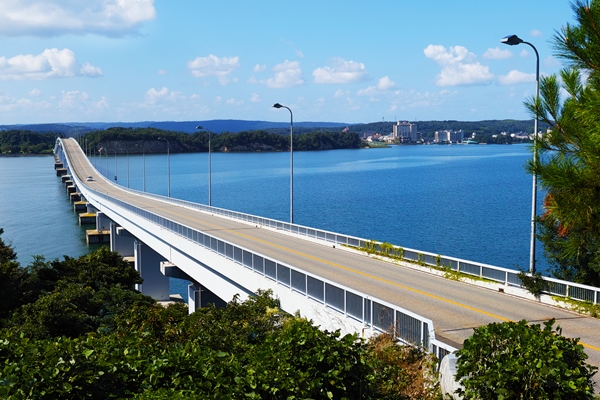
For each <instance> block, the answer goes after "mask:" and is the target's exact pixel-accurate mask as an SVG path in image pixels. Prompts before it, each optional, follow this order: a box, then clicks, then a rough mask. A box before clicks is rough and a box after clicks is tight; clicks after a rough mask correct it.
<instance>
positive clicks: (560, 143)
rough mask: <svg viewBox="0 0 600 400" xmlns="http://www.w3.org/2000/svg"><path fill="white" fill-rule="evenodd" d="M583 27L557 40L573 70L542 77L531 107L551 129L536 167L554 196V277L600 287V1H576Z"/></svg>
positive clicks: (550, 198)
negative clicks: (536, 97) (558, 74)
mask: <svg viewBox="0 0 600 400" xmlns="http://www.w3.org/2000/svg"><path fill="white" fill-rule="evenodd" d="M571 6H572V9H573V11H574V13H575V21H576V24H574V25H571V24H567V25H566V26H565V27H563V28H562V29H561V30H560V31H558V32H557V34H556V35H555V36H554V38H553V44H554V47H555V49H556V50H557V56H558V57H560V58H562V59H564V60H566V61H567V62H568V63H569V67H568V68H565V69H563V70H562V71H561V73H560V77H558V76H556V75H551V76H544V77H542V78H541V79H540V99H539V101H537V99H535V98H532V99H530V100H529V101H528V102H527V103H526V106H527V108H528V109H529V111H530V112H531V113H532V115H538V116H539V118H540V120H541V121H543V122H544V123H546V124H548V125H549V127H550V128H551V129H550V131H549V132H547V133H545V134H544V135H543V137H542V138H541V139H540V140H537V146H536V148H537V151H538V152H539V157H537V155H538V154H535V153H534V155H535V156H536V157H534V158H533V160H532V161H531V162H529V164H528V170H529V171H530V172H531V173H535V174H537V175H538V177H539V181H540V183H541V185H542V186H543V188H544V189H545V191H546V193H547V195H546V198H545V201H544V208H545V213H544V215H543V216H542V217H541V218H540V219H539V222H540V223H539V224H538V232H539V235H538V237H539V239H540V240H541V241H542V242H543V244H544V249H545V252H546V258H547V259H548V260H549V262H550V264H551V266H552V273H553V275H554V276H556V277H558V278H561V279H566V280H573V281H575V282H580V283H585V284H588V285H596V286H598V285H600V180H599V178H598V177H599V176H600V112H598V111H599V110H600V90H599V89H600V64H599V63H598V49H599V48H600V24H598V22H599V21H600V1H598V0H591V1H588V0H585V1H584V0H576V1H573V2H572V3H571ZM534 150H536V149H534Z"/></svg>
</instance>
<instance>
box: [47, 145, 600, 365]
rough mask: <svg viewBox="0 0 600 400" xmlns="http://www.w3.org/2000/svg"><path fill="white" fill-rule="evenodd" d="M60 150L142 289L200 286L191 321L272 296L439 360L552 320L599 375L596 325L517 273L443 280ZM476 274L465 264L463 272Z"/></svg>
mask: <svg viewBox="0 0 600 400" xmlns="http://www.w3.org/2000/svg"><path fill="white" fill-rule="evenodd" d="M55 153H56V154H57V157H59V158H60V160H61V161H62V163H64V167H65V168H66V170H67V174H69V175H70V178H71V180H72V182H73V186H75V187H76V191H77V192H78V193H80V195H81V196H82V197H83V198H84V199H85V201H87V203H88V209H90V210H91V211H93V212H95V213H96V223H97V229H100V230H102V229H104V230H107V231H110V243H111V249H112V250H115V251H118V252H119V253H120V254H122V255H123V256H124V257H129V258H130V260H131V261H132V263H133V264H134V266H135V268H136V269H137V270H138V271H140V273H141V275H142V278H143V279H144V282H143V283H142V284H141V285H140V287H139V290H140V291H141V292H142V293H145V294H148V295H150V296H152V297H154V298H155V299H157V300H168V299H169V296H170V292H169V283H168V282H169V278H168V277H169V276H174V277H180V278H183V279H187V280H189V281H190V282H192V283H191V285H190V287H189V291H188V299H187V300H188V305H189V307H190V312H193V311H194V310H195V309H196V307H199V306H201V305H203V304H205V303H207V302H215V301H216V302H219V301H229V300H231V299H232V297H233V296H234V295H236V294H237V295H239V296H240V298H241V299H245V298H247V297H248V296H251V295H252V294H254V293H256V292H257V291H258V290H261V289H263V290H264V289H271V290H273V293H274V295H275V296H276V297H277V298H278V299H279V300H280V301H281V306H282V308H283V309H284V310H285V311H288V312H290V313H294V312H297V311H298V312H299V313H300V314H301V315H302V316H305V317H307V318H309V319H312V320H313V321H314V323H315V324H316V325H320V326H321V327H322V328H323V329H328V330H335V329H340V330H341V331H342V333H348V332H358V333H360V334H361V335H363V336H369V335H372V334H375V333H378V332H382V331H393V332H394V334H395V335H396V337H397V338H398V339H399V340H401V341H404V342H406V343H412V344H417V345H423V346H424V347H426V348H428V349H429V350H430V351H433V352H435V353H436V354H437V355H438V356H443V355H445V354H446V353H447V352H449V351H453V350H454V349H455V348H458V347H460V346H461V344H462V342H463V341H464V340H465V339H466V338H468V337H469V336H470V335H471V334H472V333H473V329H474V328H476V327H479V326H482V325H486V324H488V323H492V322H502V321H519V320H522V319H525V320H527V321H529V322H532V323H542V322H543V321H546V320H549V319H551V318H554V319H556V321H557V324H558V325H560V326H561V327H562V329H563V335H565V336H567V337H578V338H580V341H581V343H582V344H583V345H584V347H585V350H586V353H587V354H588V355H589V359H588V362H589V363H590V364H592V365H595V366H598V367H600V334H599V332H600V320H599V319H596V318H592V317H589V316H585V315H580V314H576V313H574V312H571V311H568V310H565V309H562V308H559V307H556V306H552V305H548V304H546V303H544V302H542V301H539V300H536V299H534V298H532V297H531V296H529V297H528V296H527V294H526V292H525V290H524V289H522V288H520V287H518V284H516V283H518V282H516V281H515V278H514V276H515V275H516V274H514V271H509V270H504V269H502V268H495V269H493V268H492V269H493V271H492V276H494V277H495V276H498V275H502V274H504V275H505V277H504V278H499V279H495V278H492V279H495V280H497V281H498V283H496V284H487V285H473V284H470V283H465V282H461V281H457V280H452V279H447V278H445V277H443V276H442V275H441V274H435V273H432V271H433V270H432V269H430V268H422V267H418V266H416V265H415V264H414V263H408V262H392V261H389V260H388V261H386V260H384V259H381V258H377V257H371V256H368V255H366V254H365V253H363V252H360V251H356V250H353V249H352V247H353V246H354V247H362V246H365V245H366V244H367V241H365V240H364V239H359V238H352V237H347V236H344V235H338V234H336V233H332V232H324V231H319V230H316V229H312V228H309V227H302V226H298V225H293V224H289V223H285V222H281V221H273V220H269V219H264V218H260V217H256V216H250V215H246V214H241V213H237V212H234V211H229V210H222V209H218V208H214V207H208V206H204V205H200V204H194V203H190V202H186V201H182V200H177V199H171V198H166V197H163V196H158V195H153V194H149V193H144V192H139V191H135V190H131V189H127V188H124V187H122V186H119V185H116V184H114V183H113V182H111V181H110V180H108V179H105V178H104V177H103V176H102V175H101V174H100V173H99V172H98V171H97V170H96V169H95V168H94V167H93V166H92V165H91V163H90V162H89V160H88V158H87V157H86V155H85V154H84V153H83V151H82V150H81V148H80V147H79V145H78V143H77V142H76V141H75V140H74V139H59V140H58V141H57V146H56V151H55ZM87 177H92V180H91V181H88V180H87ZM344 244H345V245H344ZM413 253H414V254H413ZM411 254H412V256H414V257H413V258H414V259H415V260H417V259H418V261H422V259H425V261H427V260H426V259H427V257H429V258H432V257H433V258H435V256H433V255H423V254H421V253H418V254H417V252H416V251H411V250H410V249H406V250H405V258H410V257H411ZM437 261H438V262H439V259H438V260H437ZM433 262H435V261H433ZM449 262H450V264H451V265H452V266H453V269H456V268H454V267H455V266H456V267H457V268H458V267H459V266H460V265H461V262H460V260H458V261H457V260H449ZM474 266H475V264H474V263H471V262H466V263H464V268H465V270H468V269H469V268H473V267H474ZM488 267H490V266H485V265H483V266H480V267H479V268H480V270H482V271H483V270H484V269H486V268H488ZM459 269H460V268H459ZM488 269H490V268H488ZM556 282H558V283H557V284H556V287H558V288H563V286H565V287H566V288H567V289H564V288H563V289H561V290H567V292H568V291H569V290H571V292H570V293H580V292H581V293H584V295H585V296H592V301H594V302H596V303H597V302H598V290H597V289H595V288H589V287H585V286H583V285H579V286H569V285H567V283H564V282H563V283H561V282H559V281H556ZM561 285H562V286H561ZM557 290H558V289H557ZM590 293H591V294H590ZM547 297H548V296H547ZM548 298H549V297H548ZM586 298H587V297H586ZM219 299H220V300H219Z"/></svg>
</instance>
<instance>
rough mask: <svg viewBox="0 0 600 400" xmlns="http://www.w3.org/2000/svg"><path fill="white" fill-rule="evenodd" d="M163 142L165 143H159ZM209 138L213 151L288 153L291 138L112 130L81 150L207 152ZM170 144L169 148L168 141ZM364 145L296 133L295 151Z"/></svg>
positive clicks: (354, 139) (89, 139)
mask: <svg viewBox="0 0 600 400" xmlns="http://www.w3.org/2000/svg"><path fill="white" fill-rule="evenodd" d="M159 138H162V139H159ZM209 138H210V148H211V151H224V152H232V151H238V152H239V151H289V149H290V137H289V131H287V133H286V132H285V131H284V132H283V133H278V132H275V131H274V132H271V131H265V130H258V131H242V132H237V133H230V132H223V133H218V134H217V133H213V132H208V131H201V130H200V131H198V132H195V133H193V134H187V133H183V132H171V131H165V130H162V129H156V128H135V129H133V128H121V127H115V128H109V129H106V130H102V131H93V132H89V133H87V134H86V135H85V137H84V139H83V140H84V144H83V145H82V147H87V148H88V149H90V151H91V152H92V153H93V152H94V151H99V149H102V151H106V153H107V154H113V153H114V152H116V153H117V154H124V153H129V154H136V153H137V154H141V153H142V152H145V153H166V152H167V150H169V151H170V152H173V153H182V152H206V151H208V145H209ZM165 139H166V140H168V144H167V142H166V140H165ZM360 144H361V141H360V139H359V137H358V135H357V134H356V133H353V132H339V131H323V130H318V131H309V132H305V133H294V138H293V149H294V151H298V150H300V151H305V150H331V149H357V148H359V147H360Z"/></svg>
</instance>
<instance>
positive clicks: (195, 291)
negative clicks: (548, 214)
mask: <svg viewBox="0 0 600 400" xmlns="http://www.w3.org/2000/svg"><path fill="white" fill-rule="evenodd" d="M209 304H214V305H215V306H216V307H217V308H222V307H225V306H227V302H226V301H225V300H223V299H221V298H220V297H219V296H217V295H216V294H214V293H213V292H211V291H210V290H208V289H207V288H206V287H205V286H202V285H201V284H199V283H198V282H193V281H192V283H191V284H190V285H189V286H188V309H189V312H190V314H191V313H193V312H194V311H196V310H197V309H199V308H201V307H206V306H208V305H209Z"/></svg>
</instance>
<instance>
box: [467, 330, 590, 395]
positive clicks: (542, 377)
mask: <svg viewBox="0 0 600 400" xmlns="http://www.w3.org/2000/svg"><path fill="white" fill-rule="evenodd" d="M553 325H554V320H550V321H548V322H545V323H544V327H543V328H540V325H528V324H527V321H520V322H503V323H493V324H489V325H486V326H483V327H480V328H476V329H475V332H474V334H473V336H471V337H470V338H469V339H467V340H466V341H465V342H464V344H463V348H462V349H461V350H459V351H458V352H457V356H458V363H457V375H456V378H457V379H460V380H461V383H462V386H463V388H464V389H459V391H460V392H461V394H462V396H463V398H464V399H532V400H533V399H535V400H539V399H552V400H559V399H565V400H566V399H569V400H577V399H592V398H593V383H592V380H591V378H592V376H593V375H594V374H595V373H596V367H592V366H590V365H588V364H586V363H585V360H586V359H587V355H586V354H585V352H584V351H583V346H582V345H581V344H579V343H578V339H569V338H565V337H563V336H561V328H560V327H557V328H556V329H554V327H553Z"/></svg>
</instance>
